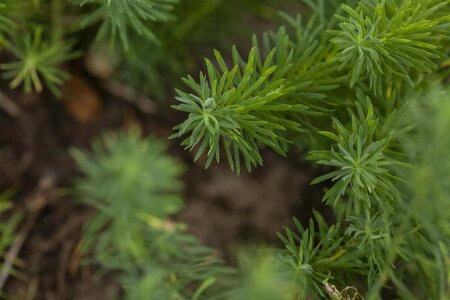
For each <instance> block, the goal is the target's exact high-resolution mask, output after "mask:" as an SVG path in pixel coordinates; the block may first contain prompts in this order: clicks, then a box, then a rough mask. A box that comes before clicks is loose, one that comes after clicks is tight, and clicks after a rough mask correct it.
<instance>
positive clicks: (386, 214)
mask: <svg viewBox="0 0 450 300" xmlns="http://www.w3.org/2000/svg"><path fill="white" fill-rule="evenodd" d="M305 2H306V3H307V4H308V5H309V6H310V7H311V8H312V10H313V12H314V14H313V16H312V18H310V20H309V21H308V22H306V23H304V22H303V21H302V19H301V18H300V17H297V18H292V17H289V16H286V15H283V16H284V19H285V20H286V21H287V23H288V24H289V27H287V28H288V29H286V28H284V27H282V28H281V29H280V30H279V31H278V32H277V33H268V34H266V35H265V36H264V39H263V43H262V46H260V45H259V44H258V42H257V40H256V38H254V41H253V47H252V49H251V50H250V52H249V56H248V59H246V60H244V59H242V58H241V56H239V54H238V52H237V50H236V48H235V47H233V50H232V58H233V59H232V61H233V64H232V66H231V67H229V65H228V64H227V63H225V61H226V60H225V59H224V58H222V55H221V54H220V53H219V52H217V51H215V57H216V63H214V64H213V63H212V62H210V61H209V60H206V69H207V72H206V73H207V75H204V74H203V73H201V74H200V80H199V82H198V83H197V82H196V81H195V80H194V79H193V78H192V77H191V76H188V77H187V79H185V82H186V83H187V85H188V86H189V88H190V89H191V92H185V91H180V90H178V91H177V93H178V97H177V100H178V101H180V102H181V104H179V105H177V106H175V109H178V110H180V111H183V112H186V113H188V115H187V119H186V120H185V121H184V122H183V123H181V124H180V125H178V126H177V127H175V130H176V133H175V134H174V135H173V137H181V136H185V137H184V140H183V141H182V145H184V146H186V148H187V149H189V150H194V149H196V151H197V154H196V157H195V158H196V159H197V158H198V157H199V156H200V155H202V154H203V153H206V154H207V156H208V159H207V161H206V167H208V166H209V165H210V164H211V163H212V161H213V160H214V159H215V160H217V161H219V160H220V159H221V158H222V156H226V158H227V160H228V162H229V164H230V167H231V169H232V170H235V171H237V172H238V173H239V170H240V168H239V164H240V161H243V162H244V164H245V166H246V168H247V169H248V170H251V168H253V167H255V166H258V165H262V163H263V161H262V157H261V154H260V150H261V149H262V148H263V147H265V146H268V147H270V148H272V149H273V150H275V151H276V152H278V153H280V154H282V155H285V154H286V151H287V149H288V148H287V146H288V145H289V144H291V143H292V142H293V141H295V146H296V147H298V148H300V149H302V150H303V149H304V148H305V146H306V147H308V148H309V149H310V150H311V151H310V154H309V159H310V160H312V161H314V162H316V163H317V164H319V165H323V166H325V167H326V168H327V169H326V171H325V172H326V173H325V174H324V175H322V176H320V177H318V178H317V179H315V180H314V181H313V183H320V182H324V183H325V182H326V183H327V184H328V185H329V186H330V188H329V189H328V190H327V191H326V192H325V195H324V198H323V200H324V201H325V202H326V203H327V204H328V205H330V206H332V207H333V209H334V211H335V213H336V219H337V220H336V224H334V225H332V226H328V225H326V223H325V222H324V221H323V220H322V221H320V220H321V219H320V218H319V219H318V220H317V221H318V222H317V223H318V224H317V226H318V229H317V230H316V229H315V226H314V224H313V223H311V224H310V226H309V228H308V229H306V230H305V229H304V228H303V227H302V226H301V225H300V224H299V223H298V222H296V225H297V228H298V231H299V234H294V233H293V232H292V231H291V230H288V231H287V233H286V235H285V236H281V238H282V241H283V243H284V244H285V245H286V250H285V251H281V253H282V254H281V255H280V257H281V262H287V265H290V266H292V268H291V275H289V276H286V277H281V278H283V280H286V281H289V282H293V286H295V287H296V288H297V289H298V290H297V291H296V292H294V294H295V295H294V296H292V295H290V296H288V298H287V299H297V298H300V299H305V298H311V299H323V298H326V297H330V298H332V299H347V298H348V297H347V298H345V297H344V296H342V295H343V294H346V295H348V292H350V291H353V292H354V293H353V296H352V297H353V299H356V298H355V297H362V296H364V297H365V298H366V299H381V297H382V296H381V295H382V293H383V289H384V288H386V287H388V286H393V287H395V289H394V290H395V294H396V297H398V298H400V299H425V298H429V299H447V298H448V297H449V295H450V290H449V276H450V274H449V273H448V262H449V254H448V253H449V249H450V245H449V238H448V234H449V232H450V230H449V226H448V225H449V224H448V221H449V220H450V215H449V214H448V211H450V210H449V209H448V204H449V203H450V202H449V201H448V199H449V196H450V190H449V189H448V182H450V181H449V180H448V173H449V170H450V165H448V163H447V162H448V161H449V157H448V156H449V155H448V153H449V152H448V150H445V151H444V150H443V149H448V147H449V145H447V144H448V143H446V141H448V140H449V139H448V138H447V137H446V136H445V133H444V132H448V128H447V125H448V122H449V120H450V115H449V114H448V110H447V109H446V107H447V106H448V105H447V104H448V100H449V99H450V96H449V94H448V91H442V89H441V88H439V87H436V84H435V83H434V82H435V81H436V80H441V79H443V78H445V76H446V75H445V74H446V73H445V72H443V73H441V74H440V73H439V71H438V66H439V64H440V63H441V61H442V60H443V59H445V58H446V57H448V53H449V50H450V44H449V37H450V17H449V16H450V3H449V2H448V1H440V0H418V1H412V0H394V1H384V0H360V1H325V0H322V1H317V2H314V1H305ZM336 3H340V4H342V5H340V6H339V5H336ZM330 10H334V12H331V11H330ZM304 24H306V26H305V25H304ZM313 28H319V29H317V30H314V29H313ZM442 83H443V82H442ZM442 83H441V84H442ZM444 84H448V83H444ZM423 91H431V92H423ZM418 98H419V99H418ZM420 98H429V99H420ZM436 103H439V104H436ZM438 107H439V108H438ZM411 111H412V112H413V113H411ZM414 113H415V114H416V115H417V114H418V115H419V118H417V116H415V115H414ZM249 120H250V121H249ZM330 121H331V122H330ZM251 122H253V124H252V123H251ZM249 123H250V124H252V125H253V126H250V125H249ZM444 128H446V129H444ZM302 136H304V137H307V138H306V139H305V138H302ZM319 136H323V137H324V138H327V139H323V142H322V139H321V140H320V142H319V143H316V141H317V139H318V137H319ZM309 137H310V138H311V139H309V140H308V138H309ZM327 140H328V141H327ZM299 141H300V142H299ZM221 149H223V150H221ZM441 151H442V152H441ZM222 152H223V153H225V155H222V154H221V153H222ZM444 152H445V153H444ZM275 265H276V266H277V268H278V263H277V264H275ZM277 268H274V269H273V272H272V275H273V276H275V277H273V278H274V279H273V280H274V281H276V280H279V278H280V277H279V276H280V275H279V273H278V272H279V270H278V269H277ZM277 274H278V275H277ZM272 275H267V276H268V277H267V278H270V276H272ZM364 277H366V281H365V282H364V281H362V280H361V279H362V278H364ZM249 285H250V286H249V287H248V288H250V287H251V285H252V283H251V282H250V283H249ZM241 290H242V288H241ZM288 290H289V291H290V289H289V288H287V291H288ZM344 292H345V293H344ZM268 294H269V293H268ZM289 297H290V298H289ZM280 298H282V296H280Z"/></svg>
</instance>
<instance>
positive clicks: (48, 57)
mask: <svg viewBox="0 0 450 300" xmlns="http://www.w3.org/2000/svg"><path fill="white" fill-rule="evenodd" d="M7 48H8V50H9V51H10V52H11V53H12V54H13V55H14V56H15V57H16V59H17V60H18V61H16V62H9V63H3V64H2V65H1V68H2V69H3V70H4V72H3V76H4V77H5V78H10V79H11V82H10V87H11V88H16V87H18V86H19V85H21V84H23V88H24V91H25V92H26V93H30V92H31V91H33V90H35V91H36V92H41V91H42V90H43V83H42V82H43V81H44V82H45V83H46V85H47V86H48V87H49V89H50V90H51V91H52V92H53V93H54V94H56V95H58V94H59V87H60V86H61V85H62V84H63V83H64V80H65V79H67V78H68V77H69V74H68V73H67V72H65V71H64V70H62V69H61V64H62V63H63V62H65V61H67V60H70V59H72V58H74V57H75V56H77V54H76V53H74V52H72V50H71V49H72V44H71V43H70V42H69V41H65V42H63V41H46V40H45V38H44V37H43V31H42V28H40V27H38V28H36V30H35V31H34V33H33V34H29V33H27V34H25V35H24V36H23V37H17V38H16V39H15V40H14V41H13V43H12V44H9V45H8V47H7Z"/></svg>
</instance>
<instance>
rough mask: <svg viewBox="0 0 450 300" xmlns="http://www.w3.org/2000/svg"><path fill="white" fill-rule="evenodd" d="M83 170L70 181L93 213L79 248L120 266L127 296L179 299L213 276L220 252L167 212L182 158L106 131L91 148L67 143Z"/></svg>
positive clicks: (175, 204) (176, 192)
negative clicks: (86, 149)
mask: <svg viewBox="0 0 450 300" xmlns="http://www.w3.org/2000/svg"><path fill="white" fill-rule="evenodd" d="M72 153H73V156H74V158H75V159H76V161H77V164H78V167H79V169H80V171H81V172H82V173H83V174H84V175H85V177H83V178H82V179H80V180H79V181H78V183H77V185H76V189H77V191H78V193H79V195H80V198H81V199H82V201H83V202H84V203H87V204H89V205H92V206H94V207H96V208H97V210H98V214H97V215H96V216H95V217H94V218H93V219H92V220H91V221H90V223H89V224H88V226H87V227H86V232H85V235H84V239H85V243H84V245H85V247H84V248H85V251H87V253H92V262H93V263H98V264H100V266H101V267H102V268H105V269H106V270H116V271H121V274H122V280H121V281H122V284H123V287H124V289H125V298H126V299H144V298H145V299H184V298H183V297H184V296H183V295H189V294H194V293H195V289H194V288H193V287H194V286H193V285H194V284H195V283H198V284H201V283H202V282H205V281H211V280H212V279H214V276H215V274H217V273H220V272H221V270H222V269H221V267H219V263H220V259H218V258H216V257H215V255H214V252H213V251H212V250H211V249H209V248H207V247H203V246H201V245H200V244H199V243H198V242H197V240H196V239H195V238H193V237H191V236H189V235H187V234H185V233H184V232H183V231H184V226H183V225H182V224H179V223H176V222H174V221H172V220H170V219H169V216H170V215H171V214H174V213H176V212H178V211H179V210H180V209H181V207H182V200H181V196H180V192H181V183H180V180H179V176H180V175H181V172H182V170H183V166H182V164H181V163H180V162H179V161H177V160H176V159H174V158H171V157H170V156H168V155H167V154H165V144H164V143H163V142H162V141H159V140H157V139H151V138H147V139H141V138H140V137H139V135H138V134H137V133H136V132H123V133H119V134H108V135H104V136H102V137H101V138H100V139H98V140H96V141H95V142H93V143H92V153H86V152H81V151H79V150H73V152H72Z"/></svg>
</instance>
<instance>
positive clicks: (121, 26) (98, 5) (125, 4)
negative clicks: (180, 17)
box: [74, 0, 178, 49]
mask: <svg viewBox="0 0 450 300" xmlns="http://www.w3.org/2000/svg"><path fill="white" fill-rule="evenodd" d="M74 3H76V4H79V5H81V6H84V5H90V6H92V7H93V8H92V10H91V11H90V12H88V13H86V14H84V15H82V17H81V19H80V21H79V22H80V23H81V26H82V27H86V26H90V25H92V24H95V23H97V22H100V23H101V25H100V28H99V29H98V33H97V38H98V39H102V40H104V39H110V40H112V41H114V39H116V38H117V36H118V37H119V38H120V40H121V42H122V44H123V46H124V47H125V49H127V48H128V47H129V31H130V30H133V31H135V32H137V33H138V34H139V35H140V37H142V38H144V39H147V40H148V41H151V42H155V41H156V40H157V37H156V36H155V34H154V33H153V31H152V30H151V29H150V28H149V23H150V22H167V21H170V20H172V19H173V16H172V14H171V13H170V11H171V10H172V9H173V8H174V5H175V4H177V3H178V0H145V1H141V0H129V1H120V0H76V1H74Z"/></svg>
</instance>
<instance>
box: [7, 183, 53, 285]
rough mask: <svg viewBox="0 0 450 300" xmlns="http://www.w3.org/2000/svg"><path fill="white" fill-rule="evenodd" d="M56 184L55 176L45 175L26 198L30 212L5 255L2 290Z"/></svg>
mask: <svg viewBox="0 0 450 300" xmlns="http://www.w3.org/2000/svg"><path fill="white" fill-rule="evenodd" d="M54 186H55V178H54V177H53V176H51V175H46V176H43V177H42V178H41V180H40V181H39V184H38V187H37V188H36V191H35V192H33V193H32V194H31V196H30V197H29V198H28V199H27V200H26V204H27V209H28V212H29V213H28V217H27V218H26V220H25V222H24V224H23V226H22V229H21V230H20V231H19V233H18V234H17V237H16V238H15V239H14V241H13V243H12V245H11V247H10V248H9V250H8V253H7V254H6V256H5V263H4V264H3V266H2V269H1V271H0V290H2V289H3V286H4V285H5V283H6V280H7V279H8V278H9V275H10V273H11V270H12V268H13V265H14V261H15V260H16V258H17V256H18V255H19V252H20V250H21V249H22V246H23V244H24V242H25V240H26V238H27V236H28V234H29V232H30V231H31V229H32V228H33V225H34V223H35V221H36V218H37V217H38V215H39V213H40V211H41V210H42V208H43V207H44V206H46V205H47V204H48V202H49V193H50V192H51V191H52V190H53V188H54Z"/></svg>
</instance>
